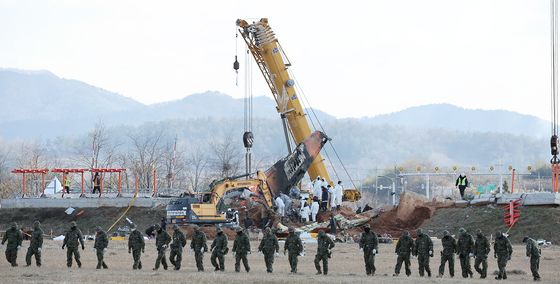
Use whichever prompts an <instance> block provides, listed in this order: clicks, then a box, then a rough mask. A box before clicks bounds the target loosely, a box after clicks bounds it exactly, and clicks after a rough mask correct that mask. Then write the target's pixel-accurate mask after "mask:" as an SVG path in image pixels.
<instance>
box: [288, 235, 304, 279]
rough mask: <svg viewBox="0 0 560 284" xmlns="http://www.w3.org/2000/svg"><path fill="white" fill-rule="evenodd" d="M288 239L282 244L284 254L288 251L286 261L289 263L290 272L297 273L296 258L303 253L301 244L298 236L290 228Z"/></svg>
mask: <svg viewBox="0 0 560 284" xmlns="http://www.w3.org/2000/svg"><path fill="white" fill-rule="evenodd" d="M288 231H289V234H288V238H286V242H285V243H284V254H286V250H287V251H288V261H289V262H290V268H291V270H290V272H292V273H297V265H298V256H299V255H300V254H301V253H302V252H303V244H302V242H301V239H300V238H299V236H298V235H297V234H296V233H295V232H294V228H290V229H289V230H288Z"/></svg>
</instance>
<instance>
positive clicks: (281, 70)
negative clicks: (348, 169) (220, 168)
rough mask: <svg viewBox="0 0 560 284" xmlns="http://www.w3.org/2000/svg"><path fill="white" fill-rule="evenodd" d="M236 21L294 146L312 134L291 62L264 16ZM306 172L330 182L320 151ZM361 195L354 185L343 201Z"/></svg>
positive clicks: (312, 177)
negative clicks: (293, 75)
mask: <svg viewBox="0 0 560 284" xmlns="http://www.w3.org/2000/svg"><path fill="white" fill-rule="evenodd" d="M236 24H237V26H238V27H239V34H240V35H241V36H242V38H243V40H244V41H245V44H246V45H247V48H248V49H249V51H250V52H251V54H252V55H253V58H254V59H255V62H256V63H257V65H258V67H259V69H260V71H261V73H262V75H263V76H264V79H265V80H266V83H267V85H268V87H269V88H270V91H271V92H272V95H273V97H274V99H275V101H276V110H277V111H278V113H279V114H280V117H281V118H282V122H283V125H284V132H285V135H286V141H287V143H288V147H289V145H290V142H289V136H288V133H290V134H291V137H292V139H293V141H294V142H295V144H296V145H297V144H299V143H301V142H302V141H304V140H305V139H306V138H307V137H309V135H311V128H310V127H309V123H308V121H307V118H306V117H305V116H306V114H305V111H304V109H303V106H302V103H301V102H300V99H299V96H298V95H297V94H296V90H295V85H296V84H295V81H294V80H293V79H292V78H291V77H290V73H289V67H290V66H291V63H290V62H289V61H288V58H287V56H286V54H285V53H284V50H283V49H282V46H281V45H280V43H279V42H278V39H277V38H276V36H275V34H274V32H273V31H272V29H271V28H270V26H269V24H268V19H266V18H263V19H261V20H260V21H258V22H254V23H251V24H249V23H248V22H247V21H246V20H242V19H238V20H237V22H236ZM238 65H239V64H238V63H237V60H236V62H235V63H234V68H236V67H237V68H238ZM308 173H309V178H310V179H311V180H315V179H316V178H317V177H318V176H320V177H321V178H324V179H325V181H327V182H328V183H329V184H330V185H333V181H332V180H331V178H330V175H329V173H328V172H327V169H326V167H325V164H324V162H323V158H322V157H321V155H320V154H319V155H317V157H316V158H315V160H314V161H313V163H312V164H311V165H310V166H309V169H308ZM360 198H361V193H360V191H358V190H357V189H355V188H351V189H344V191H343V200H347V201H358V200H359V199H360Z"/></svg>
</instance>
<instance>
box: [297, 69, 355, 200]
mask: <svg viewBox="0 0 560 284" xmlns="http://www.w3.org/2000/svg"><path fill="white" fill-rule="evenodd" d="M288 72H289V73H291V74H290V76H291V77H292V78H293V79H294V81H295V82H296V86H297V88H298V89H299V92H300V94H301V96H302V97H303V99H304V100H305V102H306V103H307V105H308V109H309V110H311V113H312V114H313V116H314V117H315V119H316V120H317V124H319V127H321V130H322V131H323V132H324V133H326V132H325V128H324V127H323V125H322V124H321V121H320V120H319V117H318V116H317V114H316V113H315V110H314V109H313V107H311V104H310V103H309V100H308V99H307V96H306V95H305V92H304V91H303V88H302V87H301V85H300V83H299V82H298V80H297V79H296V76H295V74H294V72H293V71H292V70H288ZM309 120H310V121H313V118H311V117H310V119H309ZM312 124H313V123H312ZM329 145H330V146H331V148H332V150H333V152H334V154H335V155H336V158H337V159H338V162H339V163H340V165H341V166H342V169H343V170H344V172H345V173H346V175H347V176H348V179H349V180H350V183H351V184H352V186H353V188H354V189H358V187H356V184H355V183H354V180H353V179H352V177H351V176H350V173H349V172H348V170H347V169H346V166H345V165H344V163H343V162H342V159H341V158H340V156H339V155H338V152H337V151H336V148H335V147H334V144H333V143H332V140H329ZM325 154H326V156H327V158H329V156H328V153H327V151H325ZM329 162H330V163H331V167H332V168H333V171H334V172H335V175H336V176H337V178H338V179H339V180H340V178H339V177H338V174H337V173H336V170H335V168H334V165H333V164H332V162H331V161H330V158H329Z"/></svg>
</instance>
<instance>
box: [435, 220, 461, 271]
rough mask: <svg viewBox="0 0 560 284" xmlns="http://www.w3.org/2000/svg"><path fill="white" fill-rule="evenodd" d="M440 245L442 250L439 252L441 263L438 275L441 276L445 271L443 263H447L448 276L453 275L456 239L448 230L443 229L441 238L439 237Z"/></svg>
mask: <svg viewBox="0 0 560 284" xmlns="http://www.w3.org/2000/svg"><path fill="white" fill-rule="evenodd" d="M441 245H442V246H443V251H442V252H441V264H440V265H439V275H438V277H439V278H441V277H443V273H444V272H445V263H446V262H447V263H448V265H449V276H451V278H453V276H455V253H457V241H455V238H453V236H451V235H450V234H449V231H443V238H441Z"/></svg>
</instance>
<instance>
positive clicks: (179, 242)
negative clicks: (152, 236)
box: [169, 224, 187, 270]
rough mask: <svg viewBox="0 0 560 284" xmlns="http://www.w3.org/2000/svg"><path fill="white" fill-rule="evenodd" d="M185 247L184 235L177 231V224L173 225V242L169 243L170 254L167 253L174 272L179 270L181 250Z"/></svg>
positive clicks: (181, 256)
mask: <svg viewBox="0 0 560 284" xmlns="http://www.w3.org/2000/svg"><path fill="white" fill-rule="evenodd" d="M186 245H187V239H186V238H185V234H184V233H183V232H182V231H181V229H179V226H178V225H177V224H175V225H173V242H172V243H171V252H170V253H169V262H171V264H173V266H174V267H175V268H174V269H175V270H179V269H181V261H182V260H183V248H184V247H185V246H186Z"/></svg>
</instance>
